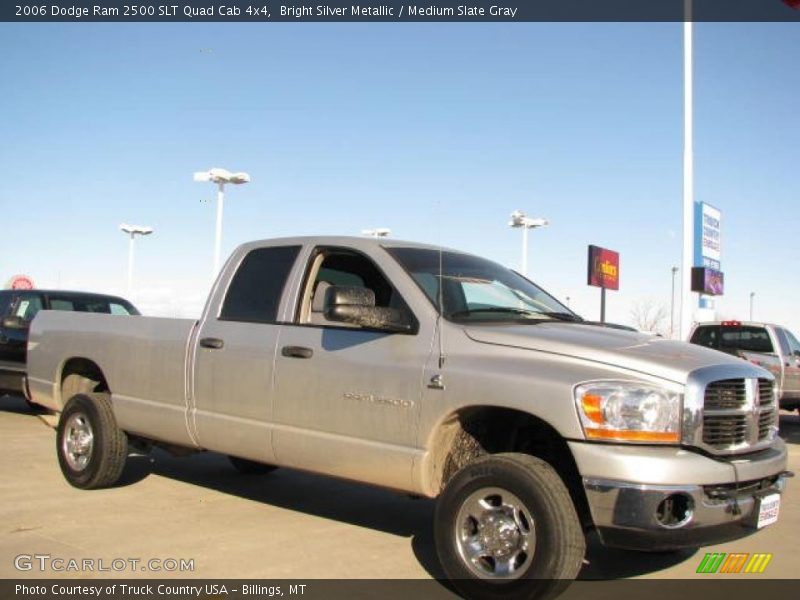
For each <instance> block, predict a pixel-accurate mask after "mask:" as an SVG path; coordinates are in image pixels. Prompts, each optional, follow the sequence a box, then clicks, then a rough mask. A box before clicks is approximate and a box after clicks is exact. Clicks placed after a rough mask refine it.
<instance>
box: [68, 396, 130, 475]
mask: <svg viewBox="0 0 800 600" xmlns="http://www.w3.org/2000/svg"><path fill="white" fill-rule="evenodd" d="M56 452H57V454H58V464H59V465H60V466H61V472H62V473H63V474H64V477H65V478H66V480H67V481H68V482H69V483H70V484H71V485H73V486H74V487H76V488H81V489H85V490H89V489H95V488H103V487H109V486H111V485H114V484H115V483H116V482H117V480H118V479H119V478H120V475H122V470H123V469H124V467H125V461H126V460H127V457H128V439H127V436H126V435H125V433H124V432H123V431H122V430H120V428H119V426H118V425H117V421H116V419H115V418H114V412H113V410H112V408H111V402H110V401H109V399H108V397H107V396H106V395H105V394H94V393H87V394H76V395H74V396H73V397H72V398H70V399H69V401H68V402H67V404H66V406H65V407H64V411H63V412H62V413H61V417H60V419H59V420H58V428H57V430H56Z"/></svg>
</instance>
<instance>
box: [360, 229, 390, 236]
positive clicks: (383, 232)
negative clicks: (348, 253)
mask: <svg viewBox="0 0 800 600" xmlns="http://www.w3.org/2000/svg"><path fill="white" fill-rule="evenodd" d="M391 233H392V230H391V229H387V228H386V227H378V228H376V229H362V230H361V235H366V236H368V237H374V238H381V237H389V236H390V235H391Z"/></svg>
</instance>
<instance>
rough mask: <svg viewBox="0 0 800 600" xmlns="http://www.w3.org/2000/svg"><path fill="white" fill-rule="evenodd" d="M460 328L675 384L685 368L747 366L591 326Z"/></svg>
mask: <svg viewBox="0 0 800 600" xmlns="http://www.w3.org/2000/svg"><path fill="white" fill-rule="evenodd" d="M464 331H465V333H466V334H467V336H468V337H469V338H470V339H472V340H474V341H475V342H479V343H482V344H494V345H498V346H508V347H512V348H524V349H527V350H536V351H539V352H548V353H551V354H559V355H563V356H572V357H575V358H579V359H584V360H588V361H592V362H596V363H601V364H607V365H613V366H615V367H621V368H623V369H630V370H632V371H638V372H641V373H646V374H648V375H653V376H655V377H660V378H662V379H668V380H670V381H674V382H677V383H686V380H687V376H688V375H689V373H690V372H692V371H694V370H696V369H700V368H703V367H710V366H718V365H735V366H743V367H744V366H747V363H746V362H745V361H743V360H742V359H740V358H736V357H733V356H729V355H727V354H724V353H722V352H718V351H716V350H711V349H709V348H704V347H702V346H696V345H694V344H689V343H687V342H678V341H673V340H666V339H663V338H660V337H656V336H652V335H647V334H642V333H638V332H632V331H623V330H618V329H611V328H607V327H601V326H596V325H581V324H577V323H564V322H547V323H541V322H539V323H536V324H529V325H528V324H525V325H518V324H494V323H493V324H486V325H484V324H481V325H469V326H467V327H465V328H464ZM750 366H752V365H750ZM765 376H768V375H765Z"/></svg>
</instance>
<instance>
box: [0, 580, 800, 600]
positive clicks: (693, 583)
mask: <svg viewBox="0 0 800 600" xmlns="http://www.w3.org/2000/svg"><path fill="white" fill-rule="evenodd" d="M700 577H701V578H699V579H649V580H645V579H635V580H631V579H627V580H613V581H600V580H595V581H592V580H588V581H587V580H583V581H575V582H573V583H572V584H571V585H568V586H567V587H566V588H565V589H563V591H561V592H560V593H559V594H558V598H559V600H629V599H630V600H640V599H641V598H647V599H648V600H676V598H680V600H717V599H719V600H751V599H752V598H769V600H789V598H792V599H793V598H796V597H797V584H798V580H792V579H772V580H769V579H754V577H756V576H755V575H739V576H735V575H730V574H728V575H712V574H709V575H703V576H700ZM0 597H1V598H3V600H21V599H27V600H86V599H88V598H97V599H101V600H110V599H114V600H118V599H119V600H121V599H128V600H129V599H131V598H136V599H138V600H190V599H192V598H200V599H205V600H209V599H211V598H213V599H214V600H256V599H257V600H269V599H272V598H292V599H293V600H360V599H364V600H367V599H368V600H372V599H374V598H380V599H381V600H407V599H408V598H415V599H416V600H454V599H456V598H459V597H460V594H459V593H458V592H457V590H456V587H455V586H453V584H452V582H448V581H437V580H435V579H430V580H416V579H403V580H389V579H387V580H374V579H372V580H370V579H357V580H330V579H307V580H303V581H300V580H286V579H276V580H267V579H264V580H243V579H217V580H210V579H157V580H146V579H62V580H54V579H46V580H35V579H25V580H21V579H16V580H12V579H6V580H0Z"/></svg>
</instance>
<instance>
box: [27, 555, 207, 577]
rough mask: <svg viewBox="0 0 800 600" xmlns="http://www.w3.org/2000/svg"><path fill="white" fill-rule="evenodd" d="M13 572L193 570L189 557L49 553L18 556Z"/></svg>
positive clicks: (192, 560) (191, 559)
mask: <svg viewBox="0 0 800 600" xmlns="http://www.w3.org/2000/svg"><path fill="white" fill-rule="evenodd" d="M14 568H15V569H16V570H17V571H55V572H57V573H59V572H75V573H84V572H108V571H115V572H123V571H133V572H135V571H153V572H187V571H194V559H193V558H148V559H142V558H112V559H107V558H106V559H104V558H63V557H60V556H51V555H50V554H18V555H17V556H15V557H14Z"/></svg>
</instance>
